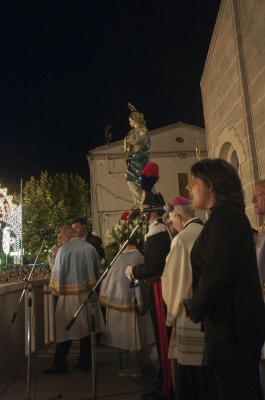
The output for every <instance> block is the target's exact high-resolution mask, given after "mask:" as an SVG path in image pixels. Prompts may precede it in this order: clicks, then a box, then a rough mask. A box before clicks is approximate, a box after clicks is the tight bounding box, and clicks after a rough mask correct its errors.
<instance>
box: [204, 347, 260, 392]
mask: <svg viewBox="0 0 265 400" xmlns="http://www.w3.org/2000/svg"><path fill="white" fill-rule="evenodd" d="M207 351H208V356H207V365H209V366H210V367H213V371H214V375H215V380H216V384H217V389H218V394H219V399H220V400H236V399H240V400H263V394H262V389H261V382H260V372H259V362H260V352H261V349H260V348H253V347H252V346H251V345H250V346H232V345H228V344H223V343H217V342H208V348H207Z"/></svg>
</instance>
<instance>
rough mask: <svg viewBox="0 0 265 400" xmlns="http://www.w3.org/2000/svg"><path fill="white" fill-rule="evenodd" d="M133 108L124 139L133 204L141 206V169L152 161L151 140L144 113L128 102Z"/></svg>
mask: <svg viewBox="0 0 265 400" xmlns="http://www.w3.org/2000/svg"><path fill="white" fill-rule="evenodd" d="M128 106H129V108H130V110H131V113H130V115H129V123H130V126H131V128H132V129H131V130H130V132H129V133H128V135H127V136H126V137H125V139H124V151H125V152H126V153H127V156H126V165H127V170H126V174H125V175H126V181H127V182H128V186H129V189H130V191H131V193H132V196H133V204H134V206H135V207H137V206H139V205H140V203H141V199H142V189H141V171H142V169H143V168H144V167H145V165H146V164H147V163H148V162H149V161H150V152H151V140H150V135H149V133H148V129H147V128H146V126H145V124H146V122H145V120H144V116H143V114H141V113H139V112H138V111H137V110H136V108H135V107H134V106H133V105H132V104H131V103H128Z"/></svg>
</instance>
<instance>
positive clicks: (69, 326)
mask: <svg viewBox="0 0 265 400" xmlns="http://www.w3.org/2000/svg"><path fill="white" fill-rule="evenodd" d="M143 211H144V210H143ZM145 217H146V214H143V215H142V216H141V219H140V221H139V222H138V224H137V225H136V227H135V228H134V230H133V231H132V232H131V234H130V236H129V237H128V239H127V240H126V242H124V244H123V245H122V247H121V248H120V249H119V251H118V253H117V254H116V256H115V257H114V258H113V260H112V261H111V263H110V265H109V267H108V268H106V270H105V271H104V273H103V274H102V275H101V277H100V278H99V280H98V281H97V283H96V284H95V286H94V287H93V288H91V289H90V291H89V293H88V295H87V298H86V300H85V301H84V302H83V303H82V304H81V306H80V307H79V308H78V310H77V311H76V313H75V314H74V316H73V317H72V318H71V320H70V321H69V323H68V325H67V326H66V327H65V329H66V330H67V331H68V330H69V329H70V328H71V326H72V325H73V324H74V322H75V320H76V318H77V316H78V314H79V313H80V312H81V310H82V309H83V307H84V306H85V305H86V304H87V303H88V302H90V303H91V309H92V310H93V309H94V303H95V298H94V296H93V294H94V292H95V291H96V289H97V288H98V287H99V285H100V284H101V282H102V280H103V279H104V278H105V276H106V275H107V273H108V271H109V269H110V268H111V267H112V265H113V264H114V263H115V261H116V260H117V258H118V257H119V255H120V254H121V252H122V251H123V250H124V249H125V247H126V246H127V244H128V242H129V240H130V239H131V238H132V237H133V236H134V235H135V233H136V231H137V229H138V228H139V226H140V225H141V223H142V222H143V221H144V219H145ZM91 314H92V312H91ZM91 325H92V327H91V352H92V374H93V376H92V393H93V397H92V399H93V400H96V399H97V389H96V351H95V343H93V342H95V315H93V314H92V324H91ZM93 360H94V362H93Z"/></svg>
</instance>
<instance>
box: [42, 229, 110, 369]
mask: <svg viewBox="0 0 265 400" xmlns="http://www.w3.org/2000/svg"><path fill="white" fill-rule="evenodd" d="M58 240H59V241H60V242H61V243H62V247H61V248H60V249H59V251H58V254H57V256H56V258H55V263H54V268H53V270H52V275H51V280H50V290H51V291H52V293H53V294H54V295H57V296H59V299H58V303H57V306H56V311H55V326H56V342H57V345H56V350H55V354H54V357H53V364H52V366H51V368H46V369H44V371H43V372H44V373H45V374H48V375H53V374H65V373H67V371H68V363H67V361H66V358H67V355H68V353H69V350H70V348H71V344H72V341H73V340H80V355H79V357H78V363H77V365H76V368H80V369H81V370H83V371H88V370H89V366H90V364H91V344H90V336H89V335H90V330H89V319H90V315H91V310H90V307H89V306H88V305H87V304H86V305H85V306H84V307H83V309H82V311H81V312H80V313H79V315H78V317H77V319H76V321H75V323H74V325H73V326H72V327H71V329H70V330H66V329H65V327H66V326H67V325H68V323H69V321H70V319H71V318H72V317H73V315H74V314H75V313H76V311H77V310H78V309H79V307H80V306H81V304H82V303H83V302H84V301H85V300H86V298H87V295H88V292H89V290H90V289H91V288H92V287H93V286H94V285H95V284H96V282H97V275H98V271H99V257H98V254H97V252H96V250H95V248H94V247H93V246H92V245H91V244H89V243H87V242H85V241H83V240H81V239H80V238H79V237H77V236H76V232H75V230H74V229H73V228H72V227H71V226H68V225H65V226H62V227H61V229H60V231H59V234H58ZM95 320H96V332H103V331H104V329H105V324H104V319H103V316H102V313H101V310H100V306H99V303H98V301H97V299H96V298H95Z"/></svg>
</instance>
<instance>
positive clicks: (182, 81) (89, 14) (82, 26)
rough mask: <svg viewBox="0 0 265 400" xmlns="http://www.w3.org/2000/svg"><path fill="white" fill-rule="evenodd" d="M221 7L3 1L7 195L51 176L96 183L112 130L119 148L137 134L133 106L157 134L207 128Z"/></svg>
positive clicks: (185, 1) (133, 1)
mask: <svg viewBox="0 0 265 400" xmlns="http://www.w3.org/2000/svg"><path fill="white" fill-rule="evenodd" d="M220 3H221V0H199V1H196V0H168V1H167V0H163V1H162V0H161V1H156V0H130V1H129V0H104V1H101V0H93V1H92V0H91V1H90V0H87V1H82V0H73V1H71V0H69V1H67V0H62V1H60V0H51V1H49V0H37V1H33V0H32V1H29V0H28V1H26V0H22V1H18V0H6V1H4V0H2V2H1V5H0V15H1V20H0V37H1V65H0V76H1V87H0V90H1V93H0V100H1V104H0V144H1V145H0V183H1V185H2V187H3V186H4V182H5V181H9V180H19V179H24V180H27V179H29V178H30V176H31V175H35V176H39V171H44V170H47V171H48V172H49V173H50V174H54V173H56V172H65V173H69V172H77V173H78V174H80V175H81V176H82V177H83V178H84V179H86V180H88V179H89V168H88V165H87V161H86V154H88V152H89V150H91V149H93V148H95V147H97V146H101V145H104V144H105V137H104V131H105V126H106V125H107V124H109V123H111V124H113V130H112V132H113V139H112V140H113V141H116V140H120V139H122V138H124V136H125V135H126V134H127V133H128V131H129V129H130V128H129V124H128V115H129V108H128V105H127V104H128V101H130V102H131V103H132V104H133V105H134V106H135V107H136V109H137V110H138V111H140V112H142V113H143V114H144V116H145V119H146V122H147V127H148V129H149V130H153V129H157V128H160V127H162V126H165V125H170V124H174V123H176V122H178V121H183V122H185V123H188V124H193V125H198V126H204V123H203V112H202V104H201V92H200V79H201V75H202V71H203V67H204V64H205V60H206V56H207V52H208V48H209V44H210V40H211V36H212V33H213V29H214V25H215V21H216V17H217V13H218V9H219V6H220ZM13 153H15V154H16V155H18V156H19V157H21V158H22V159H23V160H25V161H27V162H28V163H30V164H32V166H30V165H28V164H27V163H26V162H25V161H23V160H21V159H20V158H18V157H17V156H16V155H15V154H13ZM33 166H34V167H35V168H36V169H35V168H33Z"/></svg>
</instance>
